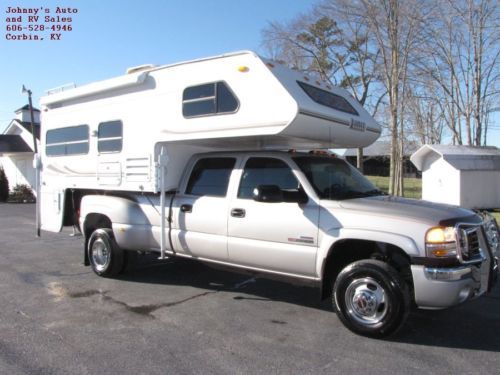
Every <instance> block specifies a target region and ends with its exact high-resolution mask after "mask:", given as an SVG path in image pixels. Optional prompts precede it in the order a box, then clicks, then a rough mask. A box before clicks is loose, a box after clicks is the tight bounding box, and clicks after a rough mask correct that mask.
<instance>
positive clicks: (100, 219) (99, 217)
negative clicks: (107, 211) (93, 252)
mask: <svg viewBox="0 0 500 375" xmlns="http://www.w3.org/2000/svg"><path fill="white" fill-rule="evenodd" d="M99 228H110V229H111V228H112V224H111V220H110V219H109V217H107V216H106V215H103V214H97V213H92V214H88V215H87V216H86V217H85V222H84V223H83V234H84V236H85V241H84V247H83V253H84V259H83V263H84V264H85V265H86V266H89V265H90V262H89V259H88V254H87V245H88V242H89V238H90V235H91V234H92V232H94V231H95V230H96V229H99Z"/></svg>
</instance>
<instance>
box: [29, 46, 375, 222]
mask: <svg viewBox="0 0 500 375" xmlns="http://www.w3.org/2000/svg"><path fill="white" fill-rule="evenodd" d="M40 104H41V109H42V124H43V125H42V127H43V131H42V134H41V144H42V146H41V155H40V156H41V157H40V159H39V161H38V163H37V164H38V167H39V170H40V173H41V195H39V196H40V198H41V228H42V229H44V230H47V231H60V230H61V229H62V226H63V224H64V225H73V224H77V218H76V214H75V212H77V211H78V207H79V199H80V197H81V195H82V194H85V193H86V192H88V191H105V192H118V191H137V192H155V193H158V192H160V191H168V190H171V189H175V188H177V184H178V181H179V180H180V177H181V174H182V172H183V170H184V166H185V165H186V163H187V161H188V160H189V158H190V157H191V156H192V155H193V154H194V153H197V152H204V151H209V150H279V149H291V148H294V149H313V148H335V147H345V148H347V147H362V146H367V145H369V144H371V143H372V142H374V141H375V140H376V139H377V138H378V136H379V135H380V132H381V130H380V126H379V125H378V124H377V123H376V122H375V121H374V120H373V119H372V118H371V116H369V114H368V113H367V112H366V111H365V110H364V109H363V107H362V106H361V105H360V104H359V103H358V102H357V101H356V100H355V99H354V98H352V97H351V96H350V95H349V94H348V93H347V91H345V90H343V89H339V88H336V87H331V86H330V85H329V84H327V83H325V82H321V81H319V80H315V79H313V78H310V77H308V76H307V75H304V74H301V73H299V72H296V71H293V70H290V69H288V68H286V67H284V66H282V65H280V64H278V63H275V62H272V61H268V60H265V59H263V58H261V57H259V56H258V55H256V54H255V53H253V52H236V53H231V54H226V55H222V56H216V57H211V58H205V59H200V60H194V61H188V62H183V63H178V64H173V65H166V66H160V67H154V66H150V65H148V66H143V67H139V68H135V69H130V70H129V72H128V74H126V75H124V76H120V77H117V78H112V79H109V80H105V81H101V82H96V83H92V84H88V85H84V86H81V87H76V88H71V89H68V90H62V91H60V92H56V93H50V94H48V95H46V96H44V97H42V98H41V101H40ZM162 150H163V151H162ZM162 152H163V157H161V158H160V154H161V153H162ZM167 160H168V172H165V168H166V163H167ZM162 171H163V172H165V173H164V176H163V177H164V178H163V181H164V183H163V184H160V182H161V181H160V180H161V176H162Z"/></svg>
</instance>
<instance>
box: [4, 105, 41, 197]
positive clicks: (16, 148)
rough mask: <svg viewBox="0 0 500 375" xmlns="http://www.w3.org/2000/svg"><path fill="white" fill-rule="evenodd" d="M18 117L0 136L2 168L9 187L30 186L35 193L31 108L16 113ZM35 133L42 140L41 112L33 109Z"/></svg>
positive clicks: (26, 106) (20, 109)
mask: <svg viewBox="0 0 500 375" xmlns="http://www.w3.org/2000/svg"><path fill="white" fill-rule="evenodd" d="M15 114H16V117H15V118H14V119H13V120H12V121H11V122H10V124H9V125H8V126H7V128H6V129H5V130H4V132H3V133H2V134H0V166H2V167H3V169H4V171H5V174H6V175H7V179H8V180H9V187H10V189H11V190H12V189H13V188H14V186H16V185H29V186H30V187H31V188H32V190H33V193H35V189H34V186H35V169H34V168H33V154H34V152H33V135H32V133H31V118H30V111H29V106H28V105H25V106H24V107H22V108H19V109H18V110H16V111H15ZM33 117H34V122H35V124H34V131H35V136H36V138H37V142H39V140H40V111H39V110H38V109H36V108H34V109H33Z"/></svg>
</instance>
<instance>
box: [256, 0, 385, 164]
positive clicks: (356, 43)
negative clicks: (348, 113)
mask: <svg viewBox="0 0 500 375" xmlns="http://www.w3.org/2000/svg"><path fill="white" fill-rule="evenodd" d="M263 38H264V44H265V45H266V46H267V48H268V50H269V52H270V53H271V55H272V56H273V58H275V59H276V60H280V61H282V62H285V63H287V64H288V65H289V66H291V67H292V68H294V69H297V70H300V71H305V72H308V73H313V74H316V75H318V76H319V77H320V78H321V79H323V80H325V81H327V82H329V83H331V84H333V85H336V86H340V87H343V88H345V89H347V90H349V91H350V93H351V94H352V95H353V96H354V98H355V99H356V100H358V101H359V103H360V104H361V105H363V106H365V107H367V109H368V110H369V111H370V112H371V113H372V114H373V115H375V114H376V112H377V109H378V107H379V105H380V103H381V101H382V98H383V97H384V95H385V93H384V92H380V91H379V90H377V87H376V86H375V85H374V83H375V82H376V80H377V77H376V72H375V66H376V61H377V59H378V50H377V49H376V48H373V44H372V43H370V39H369V30H368V29H367V28H366V27H365V26H364V25H362V24H359V23H353V22H350V21H349V20H348V19H346V18H343V17H342V13H339V12H337V8H335V7H333V8H329V7H328V6H325V5H324V4H320V5H318V6H317V7H316V8H315V9H314V10H313V12H312V13H311V14H309V15H306V16H303V15H302V16H300V17H298V18H297V19H295V20H293V21H292V22H290V23H287V24H281V23H276V22H274V23H271V24H270V25H269V27H268V28H266V29H265V30H264V31H263ZM361 161H362V150H361V149H360V150H358V168H359V169H361V170H362V163H361Z"/></svg>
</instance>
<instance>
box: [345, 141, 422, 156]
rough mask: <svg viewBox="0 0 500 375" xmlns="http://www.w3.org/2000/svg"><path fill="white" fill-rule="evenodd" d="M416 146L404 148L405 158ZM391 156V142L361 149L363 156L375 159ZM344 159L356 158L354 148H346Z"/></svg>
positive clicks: (377, 143)
mask: <svg viewBox="0 0 500 375" xmlns="http://www.w3.org/2000/svg"><path fill="white" fill-rule="evenodd" d="M417 148H418V146H417V145H414V144H410V145H407V146H406V147H405V156H410V155H411V154H412V153H413V152H415V151H416V150H417ZM390 155H391V142H387V141H377V142H375V143H372V144H371V145H370V146H368V147H365V148H364V149H363V156H367V157H376V156H390ZM343 156H344V157H351V156H357V149H356V148H348V149H346V150H345V152H344V154H343Z"/></svg>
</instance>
